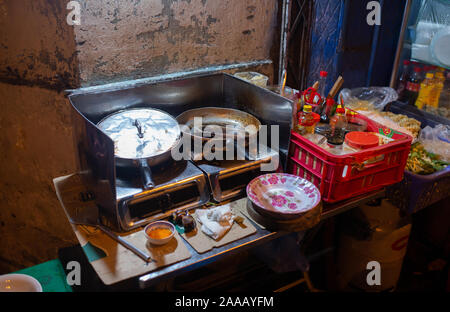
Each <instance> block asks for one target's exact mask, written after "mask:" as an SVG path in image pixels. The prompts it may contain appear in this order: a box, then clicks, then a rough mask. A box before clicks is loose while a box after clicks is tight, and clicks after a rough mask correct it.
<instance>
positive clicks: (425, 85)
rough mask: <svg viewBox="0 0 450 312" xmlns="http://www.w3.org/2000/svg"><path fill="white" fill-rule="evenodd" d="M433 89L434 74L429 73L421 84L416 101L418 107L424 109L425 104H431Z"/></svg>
mask: <svg viewBox="0 0 450 312" xmlns="http://www.w3.org/2000/svg"><path fill="white" fill-rule="evenodd" d="M433 89H434V81H433V74H432V73H427V74H426V75H425V79H424V80H423V81H422V83H421V84H420V90H419V95H418V97H417V100H416V103H415V105H416V106H417V108H419V109H422V108H423V107H424V106H425V105H429V104H430V99H431V93H432V91H433Z"/></svg>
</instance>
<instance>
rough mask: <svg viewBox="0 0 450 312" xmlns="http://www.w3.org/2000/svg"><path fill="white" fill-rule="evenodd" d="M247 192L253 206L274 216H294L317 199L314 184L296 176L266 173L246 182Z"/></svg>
mask: <svg viewBox="0 0 450 312" xmlns="http://www.w3.org/2000/svg"><path fill="white" fill-rule="evenodd" d="M247 196H248V198H249V199H250V200H251V202H252V203H253V207H254V208H255V210H257V211H258V212H260V213H261V214H263V215H265V216H269V217H274V218H277V219H294V218H298V217H300V216H301V215H302V214H304V213H305V212H306V211H308V210H310V209H313V208H314V207H316V206H317V205H318V204H319V203H320V192H319V190H318V189H317V187H316V186H315V185H314V184H312V183H311V182H309V181H308V180H305V179H303V178H300V177H298V176H295V175H292V174H286V173H270V174H265V175H261V176H259V177H256V178H255V179H253V180H252V181H251V182H250V183H249V184H248V185H247Z"/></svg>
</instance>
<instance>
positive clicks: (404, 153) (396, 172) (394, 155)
mask: <svg viewBox="0 0 450 312" xmlns="http://www.w3.org/2000/svg"><path fill="white" fill-rule="evenodd" d="M358 118H362V119H364V120H366V121H367V131H373V132H379V133H382V134H384V135H386V134H387V135H388V136H391V137H392V138H393V139H395V140H394V141H392V142H390V143H388V144H384V145H380V146H376V147H373V148H369V149H366V150H364V151H359V152H356V153H351V154H346V155H334V154H331V153H329V152H327V151H326V150H324V149H323V148H321V147H319V146H317V145H316V144H314V143H312V142H311V141H309V140H307V139H305V138H304V137H302V136H301V135H299V134H297V133H295V132H293V131H292V132H291V142H290V147H289V159H288V167H287V172H288V173H292V174H295V175H298V176H300V177H303V178H305V179H307V180H308V181H311V182H312V183H314V184H315V185H316V186H317V187H318V188H319V190H320V193H321V194H322V199H323V200H324V201H325V202H329V203H333V202H337V201H341V200H344V199H347V198H350V197H353V196H358V195H361V194H364V193H367V192H370V191H374V190H377V189H381V188H383V187H385V186H387V185H391V184H394V183H397V182H400V181H401V180H402V178H403V173H404V169H405V165H406V160H407V158H408V154H409V151H410V148H411V141H412V137H410V136H409V135H407V134H404V133H400V132H398V131H394V130H392V129H389V128H386V127H384V126H382V125H380V124H378V123H376V122H374V121H372V120H370V119H368V118H366V117H365V116H363V115H361V114H358ZM382 155H384V156H382ZM374 159H381V160H379V161H378V160H377V161H376V162H373V160H374ZM368 160H372V161H371V163H369V164H364V163H365V162H367V161H368Z"/></svg>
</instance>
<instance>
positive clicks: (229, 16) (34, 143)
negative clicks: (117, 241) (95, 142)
mask: <svg viewBox="0 0 450 312" xmlns="http://www.w3.org/2000/svg"><path fill="white" fill-rule="evenodd" d="M67 2H68V1H66V0H33V1H29V0H0V109H1V110H0V130H1V131H2V136H1V137H0V161H1V165H0V274H2V273H7V272H11V271H14V270H17V269H20V268H23V267H27V266H31V265H34V264H38V263H40V262H43V261H46V260H50V259H54V258H56V257H57V250H58V248H61V247H64V246H68V245H72V244H75V243H76V240H75V237H74V234H73V233H72V231H71V229H70V226H69V223H68V221H67V219H66V217H65V216H64V213H63V211H62V208H61V207H60V205H59V203H58V201H57V199H56V196H55V193H54V189H53V184H52V179H53V178H54V177H57V176H61V175H66V174H69V173H71V172H73V171H74V170H75V159H74V150H73V146H72V137H71V125H70V116H69V105H70V104H69V103H68V101H67V99H66V98H65V96H64V93H63V92H62V91H63V90H65V89H70V88H78V87H81V86H90V85H98V84H103V83H107V82H113V81H120V80H123V79H134V78H141V77H146V76H153V75H160V74H165V73H172V72H177V71H181V70H188V69H193V68H197V67H204V66H209V65H214V64H228V63H234V62H246V61H253V60H262V59H269V58H270V59H272V60H273V61H275V62H276V59H277V58H278V42H277V40H276V38H278V37H277V34H276V31H277V25H278V24H279V22H278V4H277V1H275V0H254V1H251V0H249V1H240V0H228V1H226V0H224V1H217V0H202V1H200V0H186V1H176V0H163V1H161V0H151V1H150V0H149V1H139V0H133V1H130V0H120V1H117V0H116V1H113V0H109V1H106V0H89V1H81V0H80V3H81V4H82V5H81V22H82V24H81V25H80V26H69V25H67V23H66V15H67V13H68V10H67V9H66V4H67ZM274 38H275V40H274ZM253 69H254V68H253ZM256 69H257V70H259V71H261V72H264V73H266V74H268V75H270V76H272V75H273V72H274V70H273V65H268V66H261V67H258V68H256Z"/></svg>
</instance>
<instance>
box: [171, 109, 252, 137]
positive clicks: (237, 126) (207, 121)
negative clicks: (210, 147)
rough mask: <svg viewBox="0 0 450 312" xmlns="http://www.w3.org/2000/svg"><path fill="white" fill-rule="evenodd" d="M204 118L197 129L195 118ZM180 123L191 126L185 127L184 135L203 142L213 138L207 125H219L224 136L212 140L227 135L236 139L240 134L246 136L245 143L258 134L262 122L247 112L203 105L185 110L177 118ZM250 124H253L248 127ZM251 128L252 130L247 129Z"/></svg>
mask: <svg viewBox="0 0 450 312" xmlns="http://www.w3.org/2000/svg"><path fill="white" fill-rule="evenodd" d="M195 117H201V118H202V129H196V128H195V125H194V118H195ZM176 120H177V121H178V123H179V124H184V125H186V126H187V127H188V128H189V131H185V129H183V135H187V136H189V137H191V138H193V139H195V138H197V139H201V140H202V142H205V141H209V140H211V133H209V132H208V131H205V130H206V129H205V128H206V127H207V126H219V127H220V128H221V129H222V134H223V137H222V138H215V137H214V138H212V140H223V141H225V140H228V139H230V138H229V137H228V136H227V130H228V131H229V132H228V135H229V136H232V137H233V139H234V140H236V138H237V136H238V135H242V136H245V139H246V140H245V144H246V145H247V144H248V139H249V138H250V137H253V136H256V135H257V134H258V132H259V127H260V126H261V122H260V121H259V120H258V119H257V118H256V117H254V116H253V115H250V114H248V113H246V112H243V111H240V110H237V109H231V108H221V107H203V108H195V109H190V110H187V111H185V112H184V113H182V114H180V115H178V117H177V118H176ZM248 126H253V127H251V128H252V129H250V128H247V129H246V127H248ZM246 130H251V131H246Z"/></svg>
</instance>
